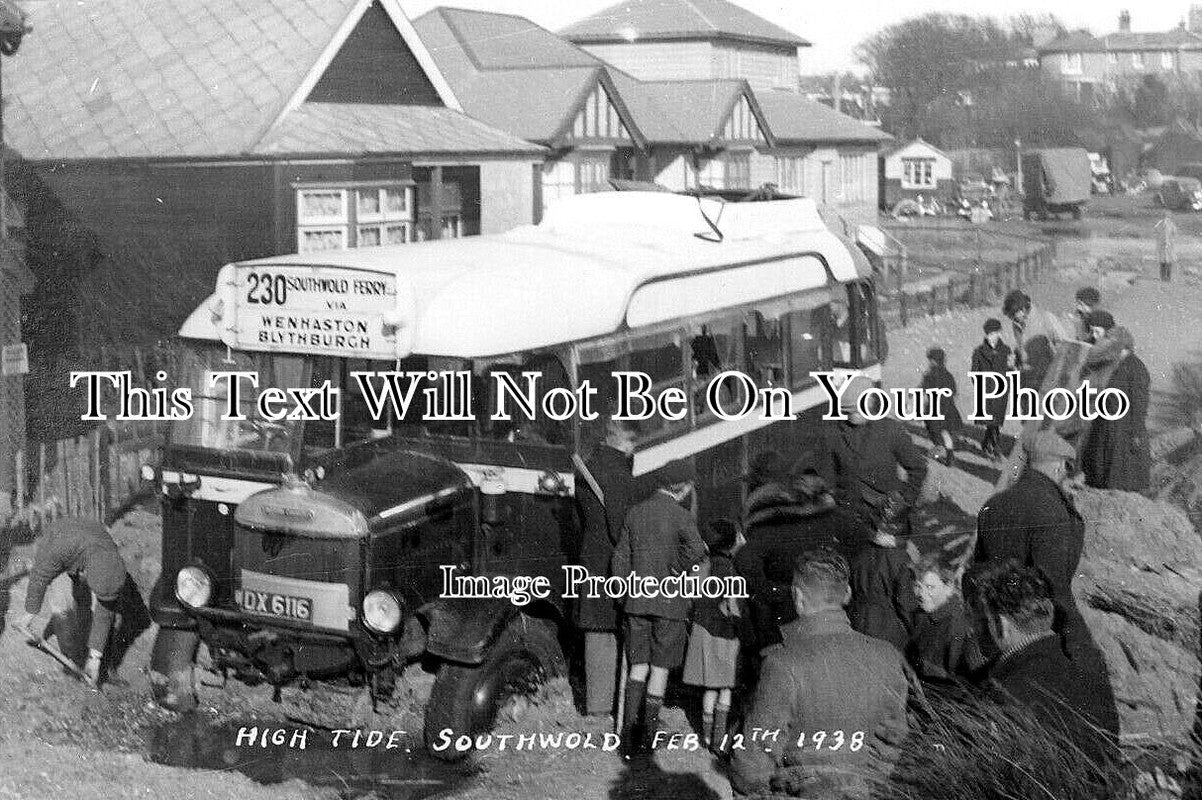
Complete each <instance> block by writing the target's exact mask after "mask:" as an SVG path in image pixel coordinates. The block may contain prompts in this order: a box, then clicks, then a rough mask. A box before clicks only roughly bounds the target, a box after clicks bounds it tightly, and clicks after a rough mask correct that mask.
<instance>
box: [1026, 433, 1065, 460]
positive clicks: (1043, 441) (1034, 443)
mask: <svg viewBox="0 0 1202 800" xmlns="http://www.w3.org/2000/svg"><path fill="white" fill-rule="evenodd" d="M1027 451H1028V452H1029V453H1030V454H1031V458H1032V459H1034V460H1040V459H1048V460H1053V459H1057V458H1074V457H1076V455H1077V451H1076V450H1074V449H1073V446H1072V445H1071V444H1069V443H1068V442H1066V441H1065V440H1064V439H1063V438H1061V436H1060V435H1059V434H1058V433H1056V431H1054V430H1051V429H1044V430H1042V431H1040V432H1039V433H1037V434H1035V436H1034V437H1033V438H1032V439H1031V440H1030V442H1029V443H1028V444H1027Z"/></svg>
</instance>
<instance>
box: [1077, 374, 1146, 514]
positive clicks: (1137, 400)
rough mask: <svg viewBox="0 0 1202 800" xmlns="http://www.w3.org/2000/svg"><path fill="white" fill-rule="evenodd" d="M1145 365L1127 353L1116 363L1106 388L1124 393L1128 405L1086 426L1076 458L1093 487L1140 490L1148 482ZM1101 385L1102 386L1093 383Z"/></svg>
mask: <svg viewBox="0 0 1202 800" xmlns="http://www.w3.org/2000/svg"><path fill="white" fill-rule="evenodd" d="M1149 384H1150V379H1149V376H1148V368H1147V367H1146V366H1145V365H1144V362H1143V361H1142V360H1141V359H1140V358H1139V356H1137V355H1135V354H1134V353H1128V354H1127V355H1126V356H1125V357H1124V358H1122V359H1121V360H1120V361H1119V362H1118V364H1117V365H1116V366H1115V368H1114V371H1113V372H1111V373H1110V378H1109V380H1108V382H1107V384H1106V387H1105V388H1113V389H1118V390H1119V391H1121V392H1123V393H1124V394H1126V395H1127V398H1128V399H1129V400H1130V401H1131V407H1130V409H1129V410H1128V411H1127V413H1126V414H1125V415H1124V416H1123V417H1122V418H1121V419H1117V420H1113V421H1112V420H1106V419H1095V420H1093V421H1092V422H1090V424H1089V427H1088V428H1087V429H1086V431H1085V434H1084V439H1083V440H1082V442H1081V447H1080V450H1079V458H1080V460H1081V469H1082V471H1083V472H1084V473H1085V482H1086V483H1087V484H1089V485H1090V486H1092V487H1094V488H1096V489H1121V490H1123V491H1127V492H1142V491H1144V490H1146V489H1147V488H1148V485H1149V483H1150V480H1151V479H1150V477H1149V470H1150V469H1151V453H1150V451H1149V446H1148V429H1147V419H1148V387H1149ZM1096 388H1102V387H1096Z"/></svg>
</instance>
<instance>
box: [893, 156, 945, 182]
mask: <svg viewBox="0 0 1202 800" xmlns="http://www.w3.org/2000/svg"><path fill="white" fill-rule="evenodd" d="M901 162H902V177H901V185H902V188H903V189H934V188H935V186H936V183H937V181H936V180H935V159H934V158H932V157H929V156H910V157H905V158H902V160H901ZM924 166H925V167H926V169H923V170H921V172H920V171H919V168H920V167H924ZM923 173H925V174H923Z"/></svg>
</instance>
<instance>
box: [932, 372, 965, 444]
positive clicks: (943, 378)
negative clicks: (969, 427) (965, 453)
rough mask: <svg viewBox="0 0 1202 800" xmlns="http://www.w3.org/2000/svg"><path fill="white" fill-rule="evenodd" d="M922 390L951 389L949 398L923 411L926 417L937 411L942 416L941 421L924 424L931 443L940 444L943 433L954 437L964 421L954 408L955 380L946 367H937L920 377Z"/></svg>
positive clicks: (958, 411)
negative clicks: (945, 432) (935, 406)
mask: <svg viewBox="0 0 1202 800" xmlns="http://www.w3.org/2000/svg"><path fill="white" fill-rule="evenodd" d="M922 388H923V389H951V392H952V393H951V396H949V397H943V398H940V400H939V406H938V408H930V409H924V410H923V411H924V414H926V415H933V414H934V413H935V411H937V410H938V411H940V412H941V413H942V414H943V419H941V420H928V421H927V422H926V428H927V433H929V434H930V436H931V441H932V442H933V443H935V444H942V443H943V442H942V441H941V437H942V435H943V431H947V432H948V433H950V434H951V435H952V436H955V435H956V434H957V433H959V432H960V428H962V427H963V426H964V421H963V420H962V419H961V418H960V409H959V408H957V407H956V379H955V378H954V377H952V373H950V372H948V370H947V367H938V368H936V369H932V370H928V371H927V373H926V374H925V375H923V376H922Z"/></svg>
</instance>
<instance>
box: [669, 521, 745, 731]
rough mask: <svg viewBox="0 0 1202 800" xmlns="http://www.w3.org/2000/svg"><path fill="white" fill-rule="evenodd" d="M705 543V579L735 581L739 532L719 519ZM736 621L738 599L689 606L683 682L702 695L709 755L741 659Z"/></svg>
mask: <svg viewBox="0 0 1202 800" xmlns="http://www.w3.org/2000/svg"><path fill="white" fill-rule="evenodd" d="M703 538H704V539H705V543H706V545H707V546H708V547H709V552H710V557H709V574H710V575H711V576H712V577H716V578H729V577H731V576H733V575H734V574H735V567H734V560H733V559H734V554H735V552H736V551H738V549H739V548H740V547H741V546H742V545H743V544H744V542H745V541H746V540H745V539H744V538H743V532H742V531H740V530H739V526H738V525H737V524H736V523H735V522H734V521H732V520H729V519H720V520H718V521H717V522H715V523H713V524H712V525H711V526H709V527H707V529H706V531H705V535H704V537H703ZM738 618H739V600H738V598H734V597H723V598H703V599H700V600H696V601H694V603H693V617H692V620H693V622H692V629H691V630H690V631H689V649H688V655H686V656H685V661H684V682H685V683H687V684H688V685H690V686H700V687H703V688H704V689H705V694H703V695H702V696H701V738H702V741H704V742H705V746H706V747H707V748H710V749H714V748H722V747H723V745H724V741H725V739H726V725H727V720H728V719H729V715H730V700H731V690H732V689H733V688H734V686H735V683H736V680H735V672H736V667H737V664H738V657H739V638H738V621H739V619H738ZM715 752H718V751H717V750H715Z"/></svg>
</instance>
